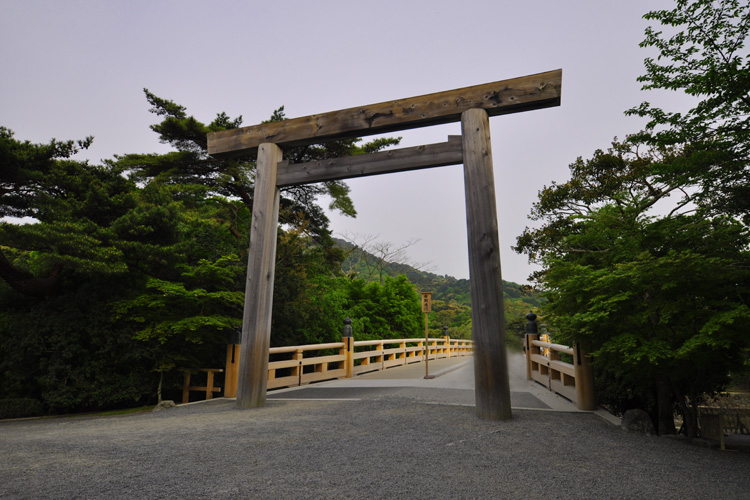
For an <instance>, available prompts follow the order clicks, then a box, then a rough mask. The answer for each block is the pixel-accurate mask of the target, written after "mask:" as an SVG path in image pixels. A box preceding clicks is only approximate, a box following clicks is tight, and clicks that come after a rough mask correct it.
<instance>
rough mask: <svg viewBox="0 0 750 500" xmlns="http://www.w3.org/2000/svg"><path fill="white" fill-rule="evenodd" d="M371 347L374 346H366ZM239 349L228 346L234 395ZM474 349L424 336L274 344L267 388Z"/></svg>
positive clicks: (227, 380)
mask: <svg viewBox="0 0 750 500" xmlns="http://www.w3.org/2000/svg"><path fill="white" fill-rule="evenodd" d="M407 344H409V345H407ZM368 347H369V348H371V349H367V348H368ZM326 350H327V351H330V350H338V354H329V353H321V351H326ZM239 351H240V349H239V344H229V345H228V346H227V362H226V369H225V377H224V397H234V396H235V395H236V394H237V392H236V391H237V376H238V374H239ZM472 351H473V341H471V340H466V339H451V338H450V337H437V338H428V339H427V346H425V339H424V338H403V339H379V340H357V341H354V340H353V338H352V337H342V339H341V342H329V343H326V344H306V345H296V346H285V347H271V348H270V349H269V354H270V355H272V359H269V361H268V383H267V388H268V389H278V388H281V387H294V386H299V385H306V384H309V383H312V382H319V381H323V380H333V379H338V378H349V377H353V376H356V375H360V374H363V373H368V372H373V371H378V370H386V369H388V368H391V367H393V366H404V365H408V364H411V363H419V362H421V361H423V360H424V358H425V355H427V356H429V359H431V360H432V359H442V358H449V357H451V356H467V355H470V354H471V353H472ZM425 353H426V354H425ZM284 354H287V355H289V354H291V357H290V358H287V359H273V358H278V356H279V355H284Z"/></svg>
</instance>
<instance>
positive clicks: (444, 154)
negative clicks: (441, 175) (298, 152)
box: [276, 135, 463, 187]
mask: <svg viewBox="0 0 750 500" xmlns="http://www.w3.org/2000/svg"><path fill="white" fill-rule="evenodd" d="M459 163H463V148H462V145H461V136H457V135H456V136H450V137H448V142H441V143H438V144H428V145H425V146H416V147H413V148H403V149H394V150H390V151H382V152H379V153H372V154H363V155H356V156H347V157H345V158H333V159H330V160H321V161H314V162H308V163H289V162H287V161H282V162H281V163H280V164H279V171H278V176H277V178H276V185H277V186H278V187H286V186H297V185H300V184H312V183H315V182H324V181H336V180H341V179H353V178H355V177H365V176H368V175H379V174H390V173H394V172H406V171H408V170H419V169H422V168H432V167H444V166H446V165H458V164H459Z"/></svg>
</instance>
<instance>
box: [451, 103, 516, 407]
mask: <svg viewBox="0 0 750 500" xmlns="http://www.w3.org/2000/svg"><path fill="white" fill-rule="evenodd" d="M461 130H462V136H463V150H464V186H465V191H466V225H467V233H468V234H467V236H468V240H469V242H468V243H469V277H470V279H471V316H472V317H471V320H472V337H473V339H474V387H475V389H474V390H475V397H476V408H477V416H479V417H480V418H484V419H488V420H507V419H509V418H510V417H511V411H510V384H509V381H508V358H507V353H506V350H505V313H504V310H503V281H502V276H501V272H500V244H499V237H498V229H497V208H496V201H495V177H494V173H493V169H492V147H491V144H490V124H489V116H488V114H487V112H486V111H485V110H483V109H478V108H474V109H469V110H467V111H464V112H463V114H462V115H461Z"/></svg>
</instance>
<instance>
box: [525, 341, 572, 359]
mask: <svg viewBox="0 0 750 500" xmlns="http://www.w3.org/2000/svg"><path fill="white" fill-rule="evenodd" d="M531 344H532V345H535V346H539V347H545V348H547V349H550V350H552V351H557V352H563V353H565V354H570V355H571V356H573V354H575V352H574V351H573V348H572V347H568V346H566V345H562V344H553V343H552V342H544V341H543V340H532V341H531Z"/></svg>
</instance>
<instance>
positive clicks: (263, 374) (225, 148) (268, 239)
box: [208, 70, 562, 420]
mask: <svg viewBox="0 0 750 500" xmlns="http://www.w3.org/2000/svg"><path fill="white" fill-rule="evenodd" d="M561 87H562V71H561V70H556V71H549V72H547V73H540V74H537V75H531V76H525V77H521V78H515V79H511V80H503V81H499V82H494V83H488V84H484V85H476V86H473V87H466V88H463V89H457V90H450V91H446V92H439V93H435V94H428V95H424V96H419V97H412V98H408V99H402V100H399V101H391V102H384V103H380V104H373V105H369V106H363V107H357V108H350V109H345V110H341V111H334V112H330V113H324V114H320V115H311V116H307V117H302V118H295V119H291V120H285V121H281V122H271V123H265V124H260V125H255V126H251V127H243V128H239V129H233V130H226V131H223V132H213V133H210V134H208V152H209V154H211V155H212V156H219V157H221V156H237V155H241V154H248V153H252V152H256V151H257V152H258V163H257V172H256V184H255V202H254V207H253V220H252V230H251V234H250V252H249V256H248V273H247V286H246V296H245V311H244V317H243V324H242V345H241V347H240V369H239V378H238V386H237V406H238V407H239V408H252V407H259V406H263V405H264V404H265V401H266V388H267V381H268V351H269V346H270V336H271V312H272V302H273V300H272V299H273V279H274V269H275V255H276V229H277V226H278V204H279V188H280V187H284V186H292V185H299V184H306V183H315V182H323V181H327V180H338V179H347V178H352V177H361V176H367V175H377V174H383V173H392V172H402V171H406V170H415V169H421V168H430V167H437V166H445V165H454V164H458V163H463V165H464V184H465V192H466V223H467V229H468V231H467V233H468V245H469V274H470V279H471V306H472V337H473V339H474V379H475V395H476V408H477V415H478V416H479V417H481V418H485V419H491V420H505V419H508V418H510V417H511V410H510V405H511V402H510V388H509V381H508V362H507V354H506V350H505V318H504V311H503V292H502V277H501V272H500V247H499V237H498V229H497V228H498V224H497V208H496V201H495V181H494V173H493V166H492V149H491V145H490V131H489V117H490V116H495V115H501V114H509V113H517V112H521V111H529V110H533V109H540V108H547V107H551V106H558V105H559V104H560V96H561ZM457 121H460V122H461V132H462V134H461V135H462V138H461V140H460V141H457V140H454V139H449V141H448V142H447V143H441V144H433V145H427V146H418V147H415V148H407V149H402V150H393V151H385V152H381V153H374V154H370V155H359V156H355V157H349V158H337V159H335V160H326V161H325V162H311V163H306V164H288V163H286V162H282V161H281V157H282V150H283V148H284V147H285V146H299V145H305V144H314V143H320V142H325V141H330V140H337V139H344V138H351V137H362V136H366V135H374V134H381V133H389V132H396V131H399V130H405V129H411V128H418V127H426V126H430V125H438V124H443V123H450V122H457Z"/></svg>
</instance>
